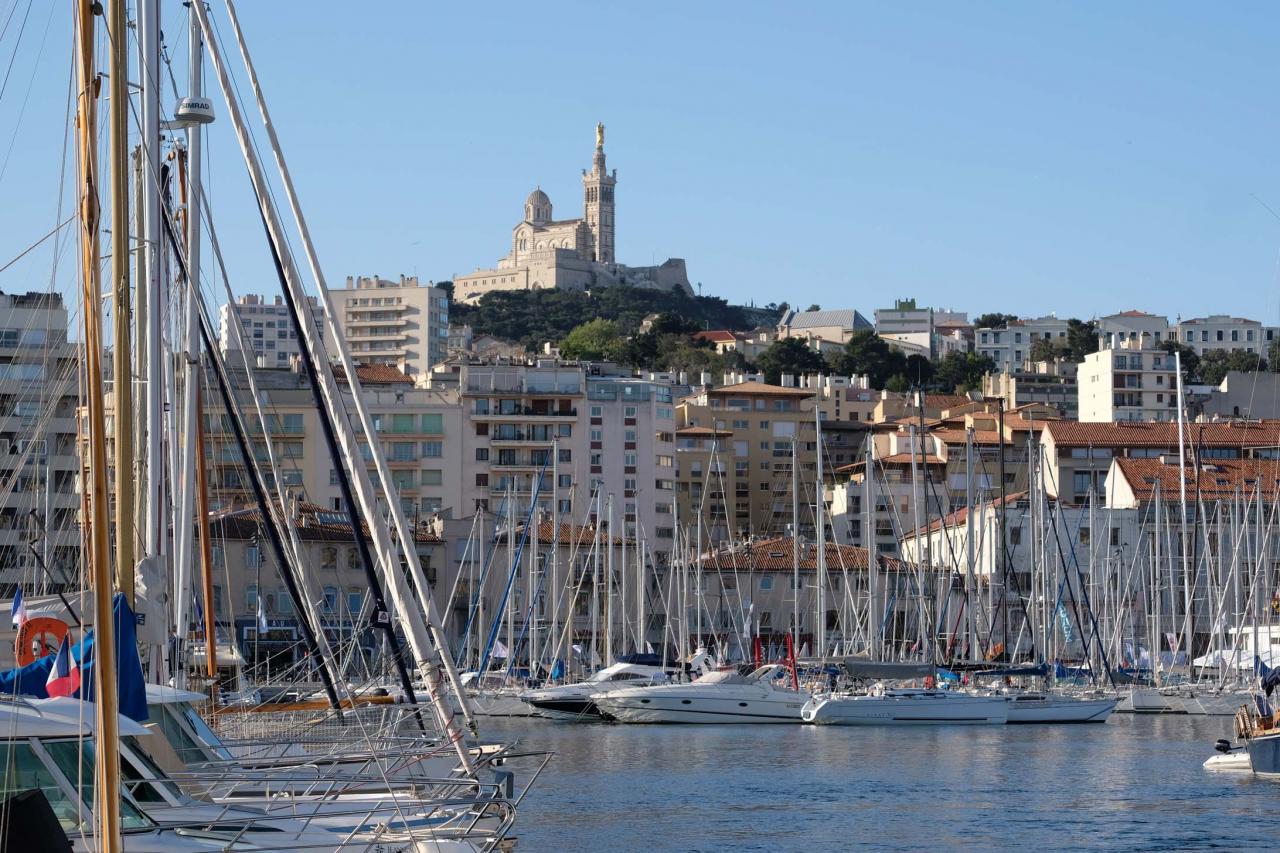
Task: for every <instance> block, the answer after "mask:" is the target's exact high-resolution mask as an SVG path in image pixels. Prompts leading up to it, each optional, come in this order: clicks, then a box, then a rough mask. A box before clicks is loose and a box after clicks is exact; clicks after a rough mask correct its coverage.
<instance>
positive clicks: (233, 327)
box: [218, 294, 324, 367]
mask: <svg viewBox="0 0 1280 853" xmlns="http://www.w3.org/2000/svg"><path fill="white" fill-rule="evenodd" d="M307 303H308V310H309V311H310V313H311V319H312V321H313V322H314V323H315V326H316V331H317V332H319V333H321V334H323V333H324V310H323V309H322V308H321V307H320V305H319V304H318V303H317V302H316V300H315V297H312V296H308V297H307ZM237 320H238V321H239V324H238V325H239V329H237V323H236V321H237ZM242 334H243V338H242V337H241V335H242ZM246 343H247V346H246V345H245V344H246ZM218 347H219V349H221V350H222V355H223V357H225V358H226V359H227V360H228V363H229V364H231V365H232V366H233V367H243V366H244V361H243V356H242V355H241V353H243V352H244V350H245V349H248V350H251V351H252V352H253V361H252V364H253V365H254V366H256V367H288V366H289V363H290V361H291V360H292V359H293V357H294V356H297V355H299V354H300V353H301V350H300V349H299V348H298V334H297V332H296V331H295V330H294V327H293V319H292V318H291V317H290V316H289V306H288V305H286V304H285V302H284V299H283V298H281V297H279V296H277V297H275V299H274V300H272V301H271V302H267V300H266V298H265V297H262V296H257V295H256V294H249V295H246V296H241V297H240V298H239V299H238V300H236V301H235V302H233V303H230V304H228V305H223V306H221V307H219V309H218Z"/></svg>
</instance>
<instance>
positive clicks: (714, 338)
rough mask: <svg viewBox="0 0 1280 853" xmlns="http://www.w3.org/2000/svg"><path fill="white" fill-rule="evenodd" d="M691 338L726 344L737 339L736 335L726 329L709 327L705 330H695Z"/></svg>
mask: <svg viewBox="0 0 1280 853" xmlns="http://www.w3.org/2000/svg"><path fill="white" fill-rule="evenodd" d="M693 338H694V340H698V341H710V342H711V343H713V344H727V343H730V342H731V341H737V340H738V336H737V335H735V334H734V333H733V332H730V331H729V330H727V329H710V330H708V331H705V332H697V333H695V334H694V336H693Z"/></svg>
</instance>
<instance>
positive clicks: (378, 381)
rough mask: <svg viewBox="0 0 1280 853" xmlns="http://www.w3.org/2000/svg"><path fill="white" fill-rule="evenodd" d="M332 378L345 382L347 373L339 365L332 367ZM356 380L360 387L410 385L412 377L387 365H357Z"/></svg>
mask: <svg viewBox="0 0 1280 853" xmlns="http://www.w3.org/2000/svg"><path fill="white" fill-rule="evenodd" d="M333 378H334V379H337V380H338V381H339V382H346V381H347V372H346V371H345V370H343V369H342V366H341V365H337V364H335V365H334V366H333ZM356 379H359V380H360V384H361V385H402V384H407V385H412V384H413V377H411V376H408V375H407V374H405V373H404V372H403V371H400V370H398V369H396V368H394V367H392V366H391V365H389V364H357V365H356Z"/></svg>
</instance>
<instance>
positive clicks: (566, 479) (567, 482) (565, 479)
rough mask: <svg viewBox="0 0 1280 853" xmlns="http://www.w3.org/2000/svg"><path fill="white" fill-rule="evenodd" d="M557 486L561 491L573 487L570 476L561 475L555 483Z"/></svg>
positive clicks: (571, 476)
mask: <svg viewBox="0 0 1280 853" xmlns="http://www.w3.org/2000/svg"><path fill="white" fill-rule="evenodd" d="M556 483H557V485H558V486H559V487H560V488H562V489H567V488H569V487H570V486H572V485H573V475H572V474H561V475H560V476H559V478H558V479H557V481H556Z"/></svg>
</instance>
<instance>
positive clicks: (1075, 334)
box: [1063, 317, 1098, 362]
mask: <svg viewBox="0 0 1280 853" xmlns="http://www.w3.org/2000/svg"><path fill="white" fill-rule="evenodd" d="M1097 351H1098V324H1097V323H1095V322H1093V321H1092V320H1088V321H1085V320H1077V319H1076V318H1075V317H1072V318H1071V319H1070V320H1068V321H1067V346H1066V349H1065V351H1064V352H1063V355H1065V356H1066V357H1067V358H1068V359H1070V360H1071V361H1074V362H1081V361H1084V357H1085V356H1086V355H1088V354H1089V353H1091V352H1097Z"/></svg>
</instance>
